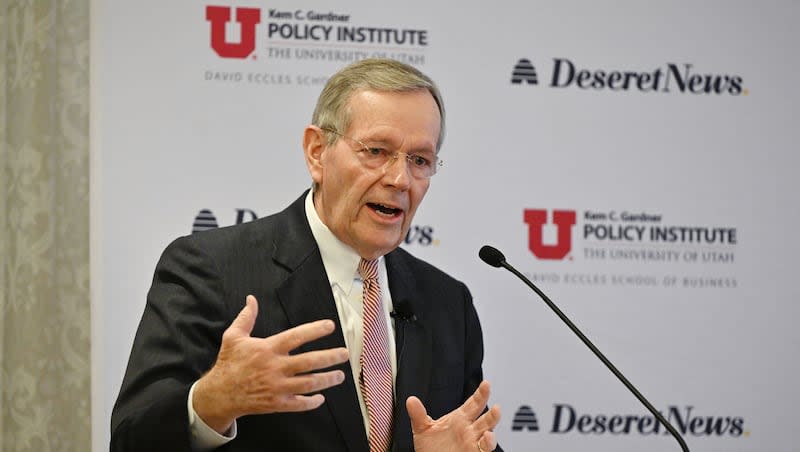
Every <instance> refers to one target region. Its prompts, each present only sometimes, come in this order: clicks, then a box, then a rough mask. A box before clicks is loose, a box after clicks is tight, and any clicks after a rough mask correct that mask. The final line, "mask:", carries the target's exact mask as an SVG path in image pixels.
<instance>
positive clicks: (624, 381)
mask: <svg viewBox="0 0 800 452" xmlns="http://www.w3.org/2000/svg"><path fill="white" fill-rule="evenodd" d="M484 248H487V247H484ZM492 250H494V251H496V252H497V256H498V260H499V262H490V261H489V260H486V259H484V256H483V251H484V250H483V249H481V259H484V262H486V263H488V264H489V265H492V266H494V267H499V266H502V267H503V268H505V269H506V270H508V271H510V272H511V273H513V274H514V275H516V276H517V278H519V279H521V280H522V282H524V283H525V284H527V285H528V287H530V288H531V289H533V291H534V292H536V294H537V295H539V297H541V299H542V300H544V302H545V303H546V304H547V306H548V307H550V309H551V310H552V311H553V312H555V313H556V315H557V316H558V318H560V319H561V320H562V321H563V322H564V323H566V324H567V326H568V327H569V329H571V330H572V332H573V333H575V334H576V335H577V336H578V337H579V338H580V340H581V341H583V343H584V344H586V346H587V347H589V350H591V351H592V353H594V354H595V356H597V358H598V359H599V360H600V361H602V362H603V364H605V365H606V367H607V368H608V370H610V371H611V373H613V374H614V375H615V376H616V377H617V378H618V379H619V381H621V382H622V384H623V385H625V387H626V388H628V390H629V391H631V392H632V393H633V395H635V396H636V398H637V399H639V402H641V403H642V405H644V406H645V408H647V410H648V411H650V413H652V414H653V416H655V417H656V419H658V421H659V422H661V424H662V425H663V426H664V427H665V428H666V429H667V430H668V431H669V432H670V433H671V434H672V436H673V437H674V438H675V439H676V440H677V441H678V444H680V446H681V448H682V449H683V451H684V452H689V448H688V447H687V446H686V442H684V440H683V438H682V437H681V435H680V434H679V433H678V431H677V430H676V429H675V427H673V426H672V424H670V423H669V421H667V420H666V419H665V418H664V416H663V415H661V413H659V412H658V410H656V409H655V407H653V405H652V404H650V402H649V401H648V400H647V399H646V398H645V397H644V396H643V395H642V394H641V393H640V392H639V391H638V390H637V389H636V387H635V386H633V384H632V383H631V382H630V381H628V379H627V378H625V375H623V374H622V372H620V371H619V370H617V368H616V367H615V366H614V364H612V363H611V361H609V360H608V358H606V357H605V355H603V353H602V352H601V351H600V350H598V349H597V347H595V346H594V344H593V343H592V341H590V340H589V338H587V337H586V336H585V335H584V334H583V333H582V332H581V330H579V329H578V327H576V326H575V324H573V323H572V321H571V320H570V319H569V317H567V316H566V315H565V314H564V313H563V312H561V309H559V308H558V306H556V305H555V303H553V302H552V301H551V300H550V298H548V297H547V295H545V294H544V292H542V291H541V290H539V288H538V287H536V285H535V284H534V283H533V282H531V281H530V280H529V279H528V278H526V277H525V275H523V274H522V273H520V272H519V271H517V269H516V268H514V267H512V266H511V265H510V264H508V263H507V262H506V260H505V257H502V253H500V252H499V251H497V250H495V249H494V248H492ZM493 257H494V256H493ZM495 263H496V264H499V265H495Z"/></svg>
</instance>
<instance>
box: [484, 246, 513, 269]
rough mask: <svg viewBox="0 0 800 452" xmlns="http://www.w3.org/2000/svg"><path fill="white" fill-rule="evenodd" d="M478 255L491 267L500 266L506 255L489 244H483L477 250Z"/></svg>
mask: <svg viewBox="0 0 800 452" xmlns="http://www.w3.org/2000/svg"><path fill="white" fill-rule="evenodd" d="M478 256H479V257H480V258H481V260H482V261H484V262H486V263H487V264H489V265H491V266H492V267H502V266H503V263H505V261H506V257H505V256H503V253H501V252H500V250H498V249H497V248H495V247H492V246H489V245H483V246H482V247H481V250H480V251H478Z"/></svg>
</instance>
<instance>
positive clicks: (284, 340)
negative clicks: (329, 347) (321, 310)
mask: <svg viewBox="0 0 800 452" xmlns="http://www.w3.org/2000/svg"><path fill="white" fill-rule="evenodd" d="M335 328H336V325H335V324H334V323H333V321H332V320H317V321H315V322H309V323H304V324H302V325H300V326H296V327H294V328H290V329H288V330H286V331H282V332H280V333H278V334H276V335H274V336H270V337H268V338H267V340H269V341H270V342H272V343H273V344H274V345H275V351H276V352H278V353H281V354H289V352H291V351H292V350H294V349H296V348H297V347H300V346H301V345H303V344H305V343H307V342H311V341H314V340H317V339H319V338H321V337H324V336H327V335H329V334H331V333H333V331H334V329H335Z"/></svg>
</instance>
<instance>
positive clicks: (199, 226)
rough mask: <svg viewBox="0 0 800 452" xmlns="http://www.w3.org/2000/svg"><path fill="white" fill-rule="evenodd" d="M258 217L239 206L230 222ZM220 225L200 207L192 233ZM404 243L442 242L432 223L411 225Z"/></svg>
mask: <svg viewBox="0 0 800 452" xmlns="http://www.w3.org/2000/svg"><path fill="white" fill-rule="evenodd" d="M257 218H258V215H257V214H256V212H255V211H254V210H252V209H247V208H237V209H234V220H233V223H229V224H231V225H232V224H242V223H246V222H248V221H253V220H255V219H257ZM218 227H220V222H219V220H218V219H217V216H216V215H214V212H213V211H212V210H211V209H200V211H199V212H197V215H196V216H195V217H194V222H193V223H192V233H193V234H194V233H196V232H203V231H208V230H209V229H216V228H218ZM403 244H405V245H408V246H423V247H427V246H439V244H440V242H439V239H437V238H436V237H435V236H434V230H433V226H430V225H417V224H414V225H411V226H410V227H409V228H408V233H407V234H406V237H405V238H404V239H403Z"/></svg>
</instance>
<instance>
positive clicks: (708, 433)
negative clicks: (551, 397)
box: [511, 403, 750, 438]
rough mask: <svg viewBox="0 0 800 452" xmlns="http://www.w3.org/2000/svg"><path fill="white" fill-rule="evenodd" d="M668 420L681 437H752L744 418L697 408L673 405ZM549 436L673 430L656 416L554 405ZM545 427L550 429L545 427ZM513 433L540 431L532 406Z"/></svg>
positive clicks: (518, 415) (519, 412) (519, 417)
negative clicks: (705, 411)
mask: <svg viewBox="0 0 800 452" xmlns="http://www.w3.org/2000/svg"><path fill="white" fill-rule="evenodd" d="M662 414H663V415H664V417H665V418H666V419H667V421H669V423H670V424H672V425H673V426H674V427H675V428H676V429H677V430H678V432H680V433H681V435H684V436H687V435H692V436H697V437H732V438H740V437H748V436H750V431H748V430H746V429H745V420H744V418H743V417H741V416H727V415H709V414H706V413H701V412H700V411H699V410H696V409H695V407H693V406H690V405H687V406H683V407H680V406H675V405H673V406H669V407H667V411H666V413H664V412H662ZM551 419H552V422H551V423H549V429H548V430H547V433H551V434H560V435H566V434H580V435H606V434H610V435H643V436H646V435H659V434H661V435H668V434H669V431H667V429H666V428H664V426H663V425H661V423H660V422H658V419H656V418H655V416H652V415H649V414H648V415H636V414H585V413H583V414H582V413H580V412H579V411H578V410H576V409H575V408H574V407H573V406H572V405H570V404H567V403H555V404H553V411H552V415H551ZM543 427H548V426H547V425H544V426H543ZM511 431H512V432H538V431H539V419H537V416H536V412H535V411H534V410H533V409H532V408H531V406H530V405H522V406H520V407H519V409H517V412H516V413H515V414H514V420H513V422H512V423H511Z"/></svg>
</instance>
